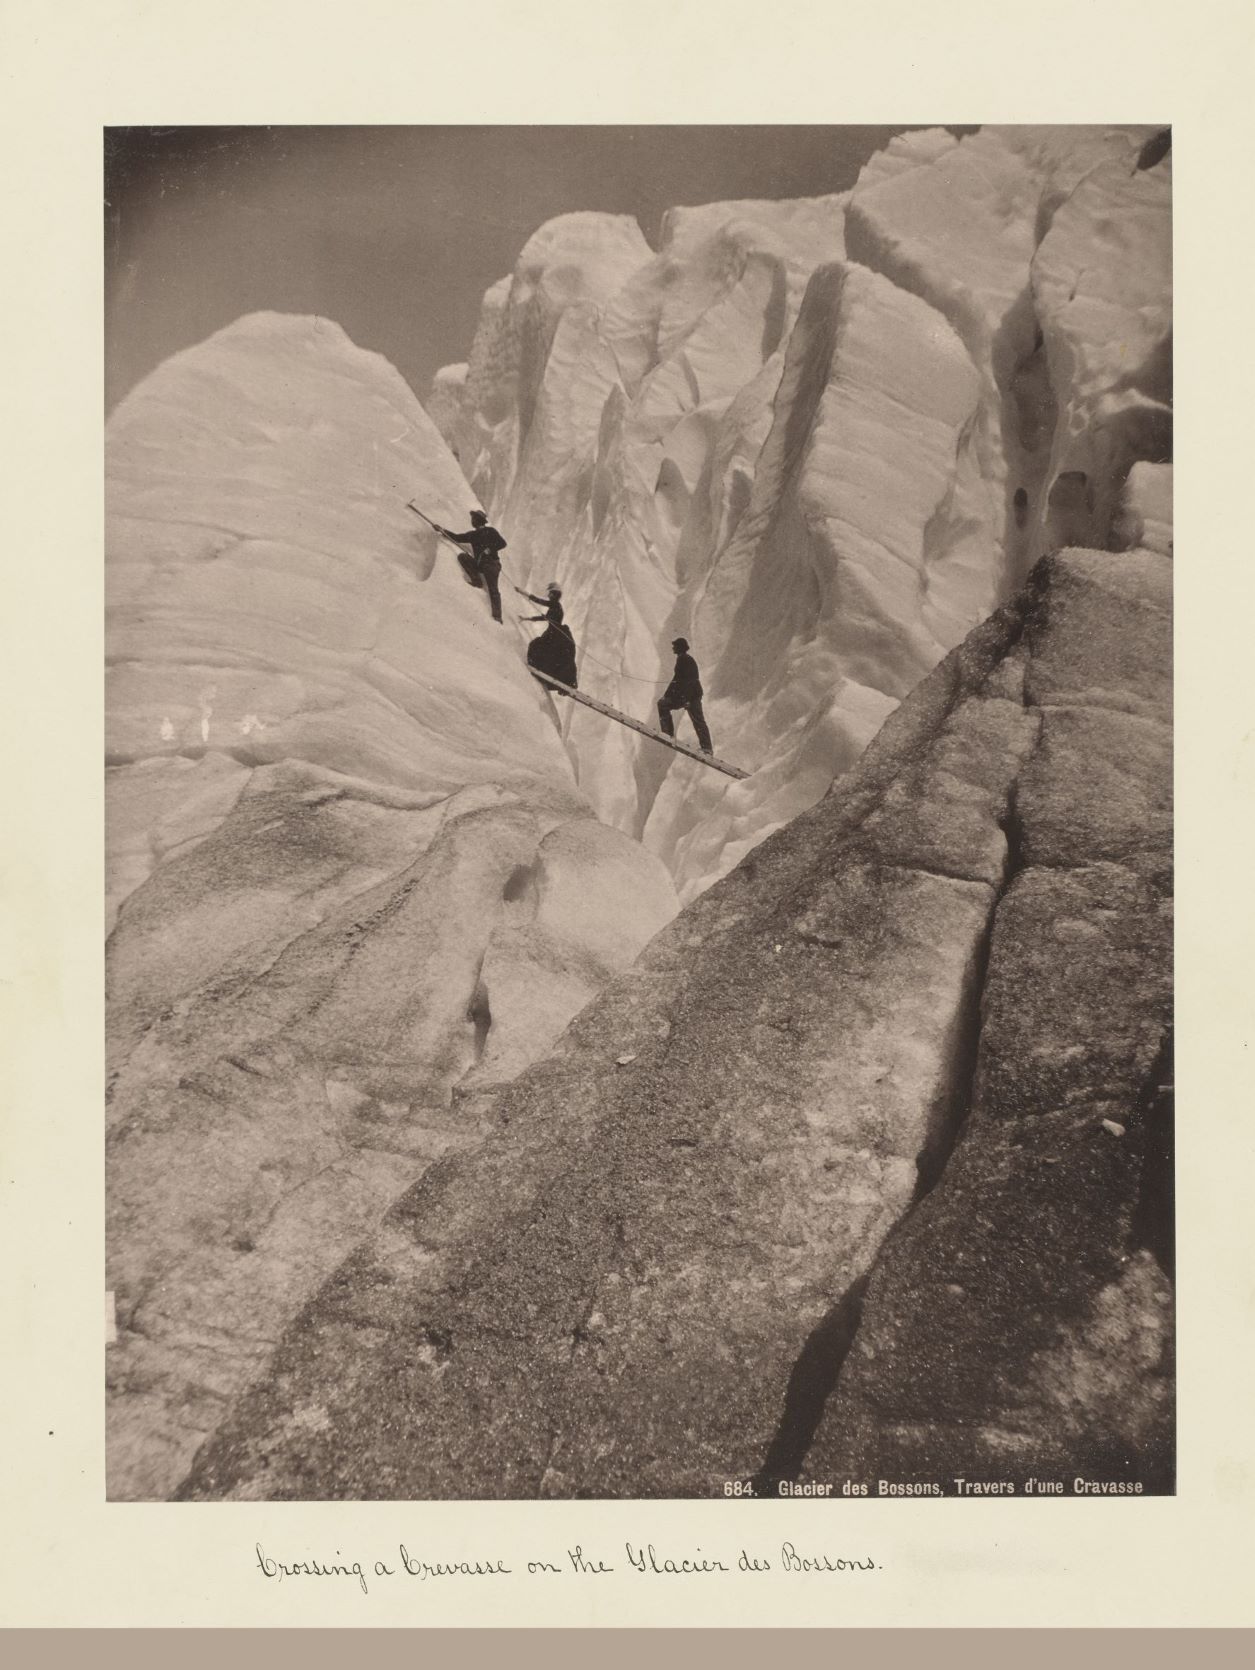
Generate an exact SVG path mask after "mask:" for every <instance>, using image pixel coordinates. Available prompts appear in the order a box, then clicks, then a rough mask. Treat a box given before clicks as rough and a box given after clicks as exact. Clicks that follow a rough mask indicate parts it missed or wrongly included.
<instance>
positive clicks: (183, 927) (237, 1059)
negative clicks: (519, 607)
mask: <svg viewBox="0 0 1255 1670" xmlns="http://www.w3.org/2000/svg"><path fill="white" fill-rule="evenodd" d="M108 481H109V568H108V584H109V602H110V617H109V624H108V644H109V652H110V671H109V681H110V684H109V698H108V705H109V759H110V767H109V772H108V835H109V848H110V851H109V892H110V902H111V921H114V920H115V919H116V921H115V925H114V926H113V930H112V933H111V935H110V938H109V943H108V951H107V978H108V993H109V1019H108V1026H109V1069H110V1083H109V1090H110V1107H109V1117H108V1183H109V1205H108V1240H109V1247H108V1260H107V1281H108V1285H109V1287H110V1289H111V1290H112V1292H113V1294H114V1296H115V1301H116V1305H117V1319H118V1336H117V1340H116V1343H115V1344H113V1345H111V1347H110V1350H109V1377H110V1390H111V1402H110V1414H109V1444H108V1455H109V1481H110V1486H109V1487H110V1493H111V1495H113V1496H115V1497H116V1496H154V1495H156V1496H160V1495H164V1494H166V1493H167V1492H168V1491H169V1489H170V1488H171V1487H172V1486H173V1485H174V1484H175V1483H177V1481H178V1479H179V1477H180V1476H181V1475H182V1473H183V1472H184V1471H185V1470H186V1467H187V1465H188V1462H189V1461H190V1458H191V1456H192V1454H193V1453H194V1451H195V1449H196V1447H197V1445H198V1444H199V1443H200V1442H201V1440H202V1439H203V1438H204V1436H205V1434H206V1433H207V1432H209V1431H211V1430H212V1429H213V1426H214V1424H215V1423H216V1421H217V1419H218V1418H219V1416H220V1414H221V1412H222V1409H223V1407H224V1400H225V1399H227V1398H228V1397H229V1396H231V1395H232V1394H233V1393H234V1392H235V1391H237V1390H238V1389H240V1387H241V1386H242V1385H243V1384H245V1383H246V1382H247V1381H248V1380H249V1379H251V1378H252V1377H253V1376H254V1375H255V1374H256V1373H257V1372H259V1370H260V1367H261V1365H262V1364H263V1363H264V1361H265V1357H266V1354H267V1352H268V1351H269V1349H270V1348H271V1346H272V1344H273V1342H274V1339H275V1338H276V1337H277V1335H278V1333H279V1331H280V1329H281V1328H282V1326H283V1324H284V1323H285V1322H286V1321H287V1320H288V1319H289V1318H290V1317H291V1315H292V1314H293V1312H294V1310H295V1309H296V1308H297V1307H298V1306H299V1304H300V1303H301V1302H302V1300H303V1299H304V1298H305V1297H306V1296H307V1295H308V1294H309V1293H310V1292H311V1291H312V1290H313V1289H314V1288H315V1287H316V1286H317V1284H318V1282H319V1281H320V1280H321V1279H322V1277H323V1276H325V1275H326V1274H327V1272H328V1271H329V1270H331V1269H332V1268H334V1266H335V1264H336V1263H337V1262H338V1260H339V1259H340V1258H341V1257H343V1256H344V1254H345V1253H346V1252H347V1251H348V1250H349V1248H350V1247H351V1246H352V1245H353V1244H354V1243H355V1242H356V1241H357V1240H358V1239H359V1238H360V1237H361V1236H362V1235H363V1234H365V1233H366V1232H367V1231H368V1230H369V1228H370V1227H371V1226H372V1225H373V1224H374V1223H375V1222H377V1221H378V1218H379V1215H380V1213H381V1212H382V1211H383V1209H384V1207H385V1206H386V1205H387V1204H388V1203H389V1202H390V1201H392V1200H393V1199H395V1197H396V1195H397V1194H398V1193H399V1192H400V1191H401V1190H402V1189H403V1188H404V1187H405V1186H406V1185H407V1184H409V1183H411V1182H412V1181H413V1180H414V1178H415V1177H417V1176H418V1175H419V1174H420V1173H421V1171H422V1169H423V1167H424V1166H425V1165H426V1164H428V1163H429V1162H430V1160H431V1158H432V1157H433V1155H437V1154H440V1153H442V1152H444V1151H445V1150H446V1149H447V1148H448V1147H450V1146H457V1145H459V1144H465V1143H467V1142H471V1141H475V1140H478V1136H479V1134H480V1126H479V1123H478V1120H477V1118H476V1115H475V1104H474V1098H473V1097H472V1096H471V1092H472V1091H474V1090H476V1089H477V1088H479V1087H481V1086H483V1085H485V1084H491V1083H496V1082H500V1081H501V1080H502V1079H508V1078H510V1077H512V1076H513V1075H514V1074H515V1073H517V1072H518V1071H519V1069H520V1068H521V1067H522V1066H524V1065H525V1064H526V1063H527V1062H529V1061H531V1060H533V1059H535V1058H536V1056H538V1055H540V1054H542V1053H543V1052H544V1051H545V1050H546V1049H547V1048H548V1046H549V1045H550V1044H551V1043H552V1041H553V1039H554V1038H555V1037H556V1036H557V1034H558V1033H559V1032H560V1031H561V1030H562V1028H563V1026H565V1024H566V1022H567V1021H568V1020H569V1019H570V1017H571V1016H572V1015H573V1014H574V1013H575V1012H576V1011H577V1010H579V1009H580V1008H581V1007H582V1006H583V1005H584V1004H585V1003H586V1002H587V1001H588V999H589V998H590V997H591V996H592V995H593V994H594V993H595V992H596V991H597V990H599V989H600V987H601V986H602V985H603V984H604V983H605V981H606V980H607V979H608V978H609V977H610V976H611V975H612V974H614V973H617V972H618V971H619V970H620V969H622V968H624V967H626V966H627V965H628V964H629V963H630V962H631V961H632V959H633V957H634V956H635V955H636V953H637V952H638V951H639V950H640V948H641V946H642V945H643V944H644V943H645V941H646V940H647V939H648V938H649V937H650V935H651V934H652V933H653V932H654V930H655V929H657V928H658V927H660V926H661V925H662V924H663V923H664V922H666V921H667V920H669V918H670V917H671V916H672V915H673V914H674V911H675V909H676V900H675V894H674V891H673V889H672V886H671V883H670V880H669V878H668V876H667V874H666V872H665V870H664V869H663V867H662V865H661V863H660V862H659V861H658V860H657V859H655V858H652V857H650V856H649V855H648V854H647V853H645V852H644V851H643V850H642V849H641V848H640V847H639V846H638V845H636V844H635V843H634V842H632V841H631V840H630V839H629V838H628V837H627V836H626V835H624V834H622V833H620V832H619V831H617V830H613V829H610V828H607V827H606V826H605V825H602V824H599V823H598V822H597V821H596V820H595V819H594V818H593V816H592V814H591V809H590V807H589V805H588V803H587V801H586V800H585V798H584V797H583V796H582V795H581V794H580V792H579V790H578V789H577V788H576V786H575V783H574V780H573V776H572V772H571V769H570V764H569V761H568V759H567V756H566V753H565V751H564V749H563V747H562V744H561V741H560V740H559V738H558V736H557V732H556V730H555V727H554V725H553V722H552V719H551V718H550V716H549V713H548V703H547V701H546V699H545V697H544V696H542V695H541V694H540V692H539V691H538V689H537V686H536V685H535V683H534V682H533V681H532V680H531V679H530V678H529V677H528V676H527V673H526V671H525V669H524V666H523V662H522V654H521V644H520V642H519V640H518V638H517V637H516V636H515V635H514V634H513V633H512V632H509V631H503V630H502V629H501V628H499V627H497V626H494V625H493V624H492V622H491V620H490V619H489V618H488V615H487V611H486V609H485V606H484V596H483V594H482V593H477V592H475V591H472V590H470V589H469V588H468V587H467V586H466V585H464V584H463V582H462V581H461V579H460V578H458V572H457V569H456V565H455V562H454V560H453V558H452V556H451V555H450V554H449V553H448V551H447V549H446V551H445V552H444V553H438V551H437V548H436V545H435V540H434V536H432V535H430V534H428V533H426V532H425V531H424V530H422V528H421V525H420V524H419V523H418V522H417V520H416V519H415V518H414V517H413V516H411V515H410V514H409V513H408V512H407V511H406V510H405V508H404V504H405V499H406V498H407V497H408V496H409V495H410V494H411V493H419V494H421V495H422V497H423V499H424V502H425V503H426V505H427V508H428V509H429V510H430V511H431V512H432V514H434V515H436V516H442V517H444V518H445V519H446V520H447V521H449V522H453V521H455V520H456V521H457V522H458V525H459V526H461V525H464V519H465V516H466V513H467V507H468V505H469V504H470V503H471V502H472V497H471V494H470V490H469V489H468V488H467V487H466V485H465V483H464V481H463V480H462V477H461V475H460V472H459V471H458V469H457V466H456V464H455V463H454V461H453V459H452V458H451V457H450V456H449V454H448V452H447V450H446V448H445V446H444V444H443V442H442V441H441V440H440V437H439V435H438V434H437V432H436V431H435V429H434V428H433V427H432V425H431V424H430V423H429V422H428V420H427V418H426V417H425V415H424V413H423V411H422V409H421V407H420V406H419V405H418V403H417V401H415V399H414V398H413V396H412V395H411V394H410V393H409V391H408V390H407V389H406V388H405V385H404V384H403V383H402V381H401V379H400V378H399V377H398V376H397V375H396V373H395V372H393V371H392V370H391V368H390V367H388V366H387V365H386V364H385V363H384V362H383V361H382V360H380V359H379V358H378V357H377V356H375V355H371V354H364V353H362V352H360V351H359V350H358V349H356V348H354V347H353V345H352V344H351V343H350V342H349V341H348V339H347V338H346V337H345V336H344V335H343V333H342V332H341V331H339V330H338V329H337V328H336V327H335V326H332V325H329V324H328V323H327V322H326V321H320V320H308V319H288V318H279V317H277V316H274V315H259V316H255V317H252V318H249V319H245V320H242V321H241V322H240V323H239V324H237V325H235V326H233V327H232V328H231V329H230V330H228V331H224V332H222V333H220V334H219V335H218V336H216V337H214V338H213V339H211V341H209V342H208V343H206V344H204V345H202V346H201V347H200V348H197V349H195V350H193V351H191V352H189V353H187V354H183V355H180V356H178V357H177V358H176V359H174V360H172V361H169V362H168V363H167V364H166V365H164V366H163V367H161V368H160V369H159V370H158V371H157V372H156V373H155V374H154V375H153V376H152V377H151V378H149V379H148V381H147V382H145V383H144V384H143V385H141V387H140V388H138V389H137V390H136V391H135V392H134V393H133V394H132V395H131V396H130V397H129V398H128V399H127V400H126V401H125V402H123V404H122V405H121V406H120V407H119V409H118V411H117V412H116V414H115V415H114V417H113V419H112V420H111V423H110V426H109V454H108Z"/></svg>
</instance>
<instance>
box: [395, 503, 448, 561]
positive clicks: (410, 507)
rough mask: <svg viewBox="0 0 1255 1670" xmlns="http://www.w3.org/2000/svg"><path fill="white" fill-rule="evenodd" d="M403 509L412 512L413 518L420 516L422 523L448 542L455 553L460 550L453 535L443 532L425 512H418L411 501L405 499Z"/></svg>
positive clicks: (437, 523)
mask: <svg viewBox="0 0 1255 1670" xmlns="http://www.w3.org/2000/svg"><path fill="white" fill-rule="evenodd" d="M405 508H406V509H407V510H412V511H413V512H414V514H415V516H421V517H422V519H423V521H424V522H426V524H427V526H428V527H429V528H430V529H431V530H432V532H433V533H438V534H439V535H440V537H441V539H447V540H448V541H449V544H450V545H452V547H453V549H454V550H455V551H460V550H461V549H462V547H461V546H460V545H459V544H458V542H457V540H456V539H454V537H453V535H452V534H449V533H446V532H445V530H444V529H443V528H442V527H441V526H440V524H439V522H433V521H432V519H431V517H430V516H428V515H427V513H426V511H423V510H420V509H419V508H418V506H417V505H416V504H415V503H414V501H413V500H412V499H407V500H406V505H405Z"/></svg>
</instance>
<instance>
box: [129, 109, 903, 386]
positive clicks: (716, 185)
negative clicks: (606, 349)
mask: <svg viewBox="0 0 1255 1670" xmlns="http://www.w3.org/2000/svg"><path fill="white" fill-rule="evenodd" d="M903 131H905V130H904V129H903V128H902V127H802V126H797V127H765V126H759V127H718V128H715V127H635V128H633V127H582V128H561V127H517V128H510V127H374V128H354V127H326V128H318V127H308V128H240V127H237V128H208V127H201V128H110V129H107V130H106V133H105V170H104V172H105V182H104V183H105V193H104V195H105V400H106V407H107V408H111V407H112V406H114V405H115V404H116V403H117V401H118V400H120V399H121V398H122V396H123V395H124V394H125V393H126V392H127V391H128V390H129V389H130V388H132V387H133V386H134V384H135V383H136V382H138V381H139V379H140V378H141V377H143V376H144V375H145V374H146V373H147V372H149V371H151V370H152V369H153V367H154V366H156V365H157V364H159V363H160V361H161V360H163V359H165V358H167V357H168V356H169V355H170V354H172V353H175V352H176V351H177V350H178V349H180V348H186V347H190V346H191V345H192V344H194V343H197V342H201V341H203V340H204V339H205V338H206V337H207V336H209V335H210V334H211V333H212V332H213V331H215V330H218V329H220V328H221V327H222V326H223V325H227V324H230V323H231V321H232V320H234V319H238V318H239V317H240V316H241V314H244V313H250V312H253V311H255V310H257V309H259V308H273V309H276V310H278V311H280V312H284V313H316V314H319V315H321V316H322V317H324V318H329V319H333V320H334V321H335V322H336V323H337V324H339V325H341V326H343V328H344V329H345V330H346V331H347V332H348V334H349V336H350V337H351V338H352V339H353V341H354V342H356V343H357V344H358V346H359V347H362V348H372V349H375V350H376V351H377V352H379V353H382V354H384V355H385V356H386V357H387V358H388V359H389V360H390V361H391V362H392V364H393V365H394V366H396V368H397V370H398V371H400V372H401V374H402V376H404V377H405V379H406V381H407V382H408V383H409V384H410V387H411V388H412V389H413V390H414V392H415V394H417V395H418V397H419V399H420V400H422V399H424V398H425V397H426V394H427V391H428V389H429V387H430V383H431V378H432V375H433V373H434V372H435V371H436V370H437V369H438V368H439V367H440V366H442V365H448V364H452V363H455V362H457V361H459V360H463V359H465V358H466V357H467V354H468V352H469V350H470V344H471V338H472V336H473V334H474V329H475V322H476V319H477V318H478V315H479V307H480V302H481V300H482V298H483V294H484V291H485V290H486V289H487V288H488V287H489V285H491V284H493V283H495V282H496V280H497V279H499V278H502V277H504V276H505V275H506V274H507V273H509V272H510V271H511V269H512V268H513V266H514V263H515V260H516V258H517V256H518V254H519V251H520V250H521V249H522V247H523V245H524V243H525V242H526V241H527V239H528V237H529V236H530V235H531V234H532V233H533V232H534V231H535V230H536V228H537V227H538V226H540V225H541V224H543V222H544V221H546V220H549V219H551V218H552V217H553V216H554V215H557V214H563V213H565V212H567V211H569V210H573V209H599V210H603V211H606V212H610V213H615V214H630V215H634V216H636V218H637V220H638V221H639V222H640V225H641V229H642V231H643V232H644V233H645V236H646V237H647V238H648V239H649V240H650V242H651V243H655V244H656V242H657V237H658V232H659V226H660V222H661V218H662V215H663V213H664V212H665V210H667V209H668V208H671V207H672V206H674V205H678V204H692V203H709V202H715V201H718V200H721V199H727V198H735V197H808V196H814V195H818V194H821V193H824V192H834V191H844V190H845V189H846V188H847V187H849V186H851V185H852V184H853V183H854V180H855V178H856V177H857V174H858V171H859V169H860V167H861V166H862V164H863V163H864V162H865V161H866V160H867V158H868V157H869V156H870V155H871V154H872V153H873V152H874V151H877V150H879V149H880V148H881V147H882V146H884V145H885V144H886V143H887V142H888V140H889V139H890V138H891V137H892V136H893V135H894V134H895V133H901V132H903Z"/></svg>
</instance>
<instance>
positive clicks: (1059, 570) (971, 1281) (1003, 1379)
mask: <svg viewBox="0 0 1255 1670" xmlns="http://www.w3.org/2000/svg"><path fill="white" fill-rule="evenodd" d="M1169 572H1170V569H1169V565H1168V564H1167V562H1166V561H1165V560H1164V559H1163V558H1162V557H1158V556H1152V555H1150V554H1149V553H1146V554H1143V553H1136V554H1131V555H1130V556H1129V557H1128V558H1126V559H1119V560H1115V559H1103V558H1101V557H1098V556H1095V555H1087V556H1084V557H1082V556H1078V555H1077V554H1075V553H1073V554H1071V555H1069V556H1068V557H1067V558H1066V559H1065V561H1063V562H1061V563H1059V564H1057V565H1056V566H1055V579H1054V583H1053V586H1052V588H1051V593H1050V601H1049V609H1048V612H1047V613H1046V615H1045V617H1044V619H1043V620H1041V622H1040V623H1039V625H1038V626H1037V628H1036V630H1030V635H1029V643H1030V647H1031V652H1032V653H1031V657H1030V659H1029V660H1028V662H1027V663H1026V665H1025V668H1024V700H1025V703H1026V704H1028V705H1029V706H1030V707H1031V708H1033V709H1035V710H1036V711H1037V712H1038V713H1039V714H1040V721H1041V735H1040V741H1039V743H1038V745H1037V748H1036V749H1035V751H1034V753H1033V755H1032V758H1031V759H1030V761H1029V762H1028V764H1027V766H1026V768H1025V769H1024V771H1023V772H1022V773H1021V775H1020V780H1019V785H1018V791H1017V794H1016V799H1015V825H1014V829H1015V859H1014V865H1013V873H1012V876H1011V881H1010V886H1009V887H1008V888H1007V890H1006V892H1005V895H1004V897H1003V898H1002V901H1001V903H1000V904H999V907H998V911H997V915H996V917H995V921H994V930H993V939H992V943H991V947H990V962H989V972H988V975H987V978H986V981H985V986H984V993H983V996H982V1001H981V1029H980V1039H979V1046H978V1049H977V1052H976V1057H975V1079H974V1085H973V1091H972V1100H971V1111H970V1115H969V1118H968V1122H967V1125H966V1128H965V1130H964V1132H963V1135H962V1138H961V1140H960V1142H959V1144H958V1146H957V1148H956V1150H955V1152H954V1154H953V1156H952V1158H951V1160H950V1163H949V1165H948V1166H947V1167H946V1170H945V1174H944V1176H943V1177H942V1179H941V1181H940V1183H939V1184H938V1186H937V1188H936V1189H935V1190H934V1191H933V1192H932V1193H931V1194H930V1195H929V1196H928V1198H927V1199H926V1200H924V1201H923V1202H922V1203H921V1204H920V1206H919V1207H918V1208H917V1210H916V1211H915V1212H913V1213H912V1214H911V1215H910V1216H909V1217H908V1218H907V1219H906V1220H905V1221H904V1222H903V1223H902V1225H901V1226H900V1227H899V1229H898V1230H897V1232H896V1233H895V1235H894V1236H893V1238H892V1240H891V1242H890V1243H889V1245H888V1246H887V1247H886V1249H885V1251H884V1252H883V1253H882V1255H881V1257H880V1259H879V1260H878V1262H877V1264H876V1266H875V1268H874V1270H873V1273H872V1276H871V1281H870V1285H869V1287H868V1289H867V1297H866V1301H865V1305H864V1308H863V1314H862V1321H861V1324H860V1325H859V1328H858V1332H857V1335H856V1336H855V1339H854V1344H853V1349H852V1351H851V1352H850V1355H849V1357H848V1358H847V1359H846V1361H845V1365H844V1368H843V1370H842V1373H841V1377H840V1381H839V1386H838V1394H837V1396H836V1398H835V1399H834V1400H833V1401H832V1402H830V1403H829V1405H828V1410H827V1413H826V1415H825V1418H824V1422H823V1424H822V1426H821V1428H820V1430H819V1433H818V1436H817V1439H816V1442H815V1445H814V1448H813V1449H812V1450H811V1453H810V1455H809V1457H808V1458H807V1472H808V1474H810V1475H812V1476H814V1477H817V1478H830V1477H841V1476H847V1475H848V1476H854V1477H864V1478H869V1477H870V1478H885V1479H902V1478H925V1479H927V1478H932V1479H935V1480H937V1481H939V1482H940V1483H941V1484H943V1485H944V1486H945V1487H947V1488H950V1487H951V1485H952V1480H953V1476H954V1475H955V1474H956V1473H957V1474H960V1475H963V1476H965V1477H966V1478H967V1479H969V1480H974V1479H983V1480H998V1479H1012V1480H1020V1481H1023V1480H1024V1479H1026V1478H1029V1477H1033V1476H1036V1477H1037V1478H1039V1479H1040V1478H1053V1479H1057V1480H1063V1481H1065V1482H1066V1487H1067V1490H1068V1493H1069V1494H1070V1493H1071V1491H1072V1480H1073V1479H1074V1478H1075V1477H1076V1476H1077V1475H1082V1476H1088V1477H1089V1478H1091V1479H1098V1480H1141V1481H1142V1483H1143V1485H1144V1486H1145V1487H1146V1488H1148V1489H1151V1488H1158V1489H1164V1488H1169V1487H1170V1485H1171V1478H1172V1449H1171V1420H1172V1413H1171V1405H1172V1361H1171V1359H1172V1341H1173V1334H1172V1322H1171V1298H1172V1286H1171V1275H1172V1234H1171V1223H1170V1216H1171V1214H1170V1206H1169V1203H1168V1201H1169V1198H1170V1194H1171V1140H1170V1124H1169V1121H1170V1118H1171V1108H1170V1100H1169V1098H1170V1089H1171V1076H1172V1075H1171V1059H1170V1035H1171V1019H1172V1000H1171V973H1172V937H1171V914H1170V870H1171V855H1172V837H1171V823H1170V794H1171V781H1172V773H1171V732H1170V728H1169V721H1170V702H1171V654H1172V633H1171V620H1170V614H1169V607H1168V574H1169Z"/></svg>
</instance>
